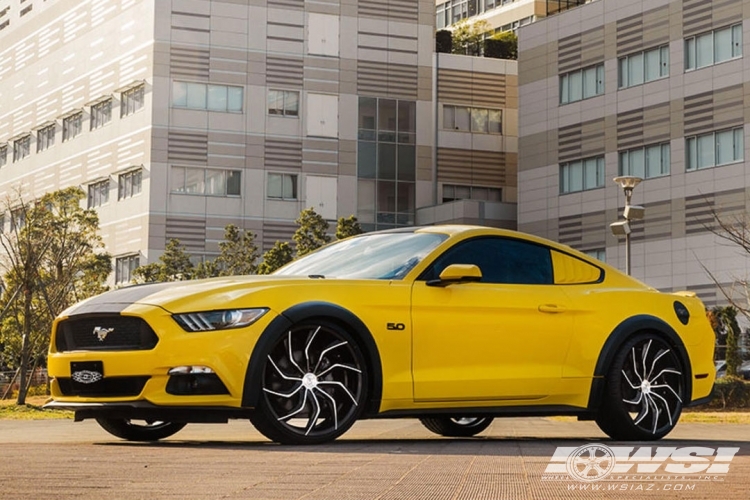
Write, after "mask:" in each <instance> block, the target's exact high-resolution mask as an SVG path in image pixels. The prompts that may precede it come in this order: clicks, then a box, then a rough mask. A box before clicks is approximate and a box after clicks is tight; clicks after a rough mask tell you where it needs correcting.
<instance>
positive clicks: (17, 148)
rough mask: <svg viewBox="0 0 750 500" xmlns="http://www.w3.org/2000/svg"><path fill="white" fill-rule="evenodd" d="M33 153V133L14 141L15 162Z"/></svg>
mask: <svg viewBox="0 0 750 500" xmlns="http://www.w3.org/2000/svg"><path fill="white" fill-rule="evenodd" d="M29 155H31V134H26V135H24V136H23V137H19V138H18V139H16V140H14V141H13V163H16V162H19V161H21V160H23V159H25V158H28V157H29Z"/></svg>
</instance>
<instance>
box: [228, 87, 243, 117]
mask: <svg viewBox="0 0 750 500" xmlns="http://www.w3.org/2000/svg"><path fill="white" fill-rule="evenodd" d="M243 92H244V89H243V88H242V87H228V88H227V110H228V111H236V112H238V113H239V112H242V101H243V99H242V95H243Z"/></svg>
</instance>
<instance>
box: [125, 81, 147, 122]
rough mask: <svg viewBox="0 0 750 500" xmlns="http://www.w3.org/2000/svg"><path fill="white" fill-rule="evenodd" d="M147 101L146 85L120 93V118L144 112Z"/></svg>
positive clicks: (142, 84)
mask: <svg viewBox="0 0 750 500" xmlns="http://www.w3.org/2000/svg"><path fill="white" fill-rule="evenodd" d="M145 101H146V84H145V83H141V84H139V85H136V86H134V87H132V88H129V89H127V90H123V91H122V92H121V93H120V118H123V117H125V116H130V115H132V114H135V113H137V112H138V111H140V110H142V109H143V107H144V106H145Z"/></svg>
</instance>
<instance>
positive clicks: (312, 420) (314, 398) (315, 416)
mask: <svg viewBox="0 0 750 500" xmlns="http://www.w3.org/2000/svg"><path fill="white" fill-rule="evenodd" d="M306 392H309V393H310V397H311V398H312V402H313V403H314V404H315V413H314V414H313V415H312V416H311V417H310V420H309V421H308V424H307V430H306V431H305V436H307V435H308V434H310V431H311V430H312V429H313V427H315V424H316V423H317V421H318V417H319V416H320V403H319V402H318V397H317V396H316V395H315V392H314V391H312V390H309V391H306Z"/></svg>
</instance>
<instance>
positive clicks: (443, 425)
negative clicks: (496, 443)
mask: <svg viewBox="0 0 750 500" xmlns="http://www.w3.org/2000/svg"><path fill="white" fill-rule="evenodd" d="M492 420H493V418H492V417H437V418H420V419H419V421H420V422H422V425H424V426H425V427H426V428H427V429H429V430H431V431H432V432H434V433H435V434H439V435H441V436H447V437H471V436H476V435H477V434H479V433H480V432H482V431H483V430H485V429H486V428H487V427H489V426H490V424H491V423H492Z"/></svg>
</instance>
